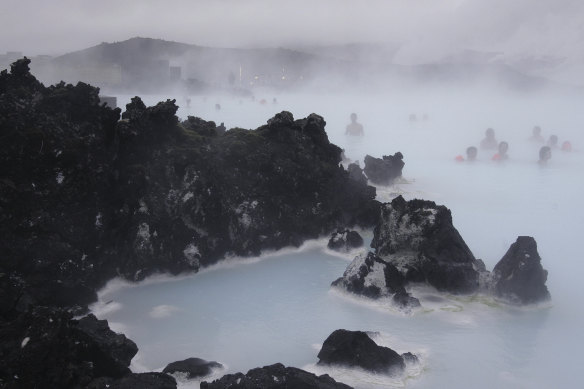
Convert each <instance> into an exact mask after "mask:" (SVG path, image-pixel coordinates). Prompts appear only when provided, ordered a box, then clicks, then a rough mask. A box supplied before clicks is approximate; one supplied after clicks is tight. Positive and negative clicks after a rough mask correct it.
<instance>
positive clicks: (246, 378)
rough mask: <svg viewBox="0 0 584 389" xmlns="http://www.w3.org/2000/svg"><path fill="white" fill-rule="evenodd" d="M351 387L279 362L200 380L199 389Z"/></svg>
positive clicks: (347, 388) (342, 388)
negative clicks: (211, 380) (244, 371)
mask: <svg viewBox="0 0 584 389" xmlns="http://www.w3.org/2000/svg"><path fill="white" fill-rule="evenodd" d="M224 388H232V389H351V387H350V386H348V385H345V384H343V383H340V382H336V381H335V380H334V379H332V378H331V377H330V376H329V375H327V374H324V375H321V376H317V375H315V374H312V373H309V372H307V371H304V370H301V369H297V368H295V367H285V366H284V365H282V364H281V363H276V364H274V365H270V366H264V367H261V368H256V369H251V370H250V371H248V372H247V374H243V373H236V374H227V375H225V376H223V377H222V378H220V379H218V380H215V381H213V382H206V381H203V382H201V389H224Z"/></svg>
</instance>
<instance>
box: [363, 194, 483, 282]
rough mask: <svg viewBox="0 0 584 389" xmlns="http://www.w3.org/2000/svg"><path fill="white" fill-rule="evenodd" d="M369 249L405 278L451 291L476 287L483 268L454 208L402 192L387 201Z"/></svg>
mask: <svg viewBox="0 0 584 389" xmlns="http://www.w3.org/2000/svg"><path fill="white" fill-rule="evenodd" d="M371 247H373V248H375V250H376V253H377V255H378V256H379V257H380V258H382V259H383V260H385V261H387V262H389V263H391V264H393V265H395V266H396V267H397V269H398V270H399V271H400V272H401V273H402V274H403V275H404V276H405V278H406V281H415V282H426V283H428V284H430V285H432V286H434V287H435V288H436V289H438V290H441V291H447V292H450V293H472V292H474V291H476V290H477V289H478V287H479V273H480V272H483V271H484V264H483V263H482V261H480V260H478V259H476V258H475V257H474V256H473V254H472V252H471V251H470V249H469V248H468V246H467V245H466V243H465V242H464V240H463V239H462V237H461V236H460V234H459V233H458V231H457V230H456V228H454V226H453V225H452V215H451V214H450V210H448V209H447V208H446V207H444V206H437V205H436V204H435V203H434V202H432V201H424V200H411V201H406V200H404V198H403V197H401V196H398V197H396V198H395V199H394V200H393V201H392V202H391V203H386V204H383V206H382V210H381V221H380V222H379V224H378V225H377V226H376V227H375V230H374V237H373V240H372V242H371Z"/></svg>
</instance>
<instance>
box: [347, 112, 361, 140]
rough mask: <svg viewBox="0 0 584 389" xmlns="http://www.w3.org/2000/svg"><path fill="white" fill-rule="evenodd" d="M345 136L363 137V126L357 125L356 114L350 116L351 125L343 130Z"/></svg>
mask: <svg viewBox="0 0 584 389" xmlns="http://www.w3.org/2000/svg"><path fill="white" fill-rule="evenodd" d="M345 135H356V136H362V135H364V132H363V126H362V125H361V124H360V123H357V114H356V113H352V114H351V124H349V125H348V126H347V128H346V129H345Z"/></svg>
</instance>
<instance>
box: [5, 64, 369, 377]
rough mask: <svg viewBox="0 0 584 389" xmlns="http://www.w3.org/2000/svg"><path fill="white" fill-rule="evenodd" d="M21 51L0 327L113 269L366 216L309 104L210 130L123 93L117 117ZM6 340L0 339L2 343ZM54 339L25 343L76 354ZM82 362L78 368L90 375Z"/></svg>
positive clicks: (248, 248) (12, 107)
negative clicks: (37, 73) (35, 67)
mask: <svg viewBox="0 0 584 389" xmlns="http://www.w3.org/2000/svg"><path fill="white" fill-rule="evenodd" d="M29 63H30V61H29V60H28V59H26V58H25V59H23V60H19V61H18V62H16V63H15V64H13V65H12V68H11V72H7V71H3V72H2V73H0V137H1V139H2V143H1V144H2V146H1V147H0V235H1V236H2V239H1V240H0V252H1V253H2V255H3V258H2V262H1V263H0V297H2V301H1V302H0V310H1V312H0V313H1V317H0V324H1V325H2V328H3V330H5V331H8V332H10V331H16V332H18V331H20V330H22V328H21V326H22V325H23V324H22V320H27V319H26V317H25V316H24V315H26V312H28V311H29V310H30V309H32V308H34V307H43V306H46V307H74V306H78V307H77V308H75V310H76V312H77V313H80V312H83V310H84V307H86V305H87V304H88V303H90V302H92V301H94V300H95V299H96V294H95V291H96V290H97V289H98V288H99V287H101V286H103V285H104V284H105V282H107V281H108V280H109V279H111V278H112V277H114V276H122V277H125V278H127V279H130V280H141V279H143V278H144V277H146V276H148V275H150V274H153V273H156V272H161V271H162V272H171V273H173V274H176V273H179V272H183V271H196V270H197V269H199V267H200V266H204V265H208V264H211V263H214V262H216V261H217V260H219V259H221V258H223V257H224V256H225V255H226V254H235V255H243V256H245V255H255V254H258V253H260V251H261V250H263V249H278V248H281V247H284V246H290V245H296V246H298V245H300V244H301V243H302V242H303V241H304V240H306V239H309V238H317V237H319V236H322V234H328V233H330V232H331V231H333V230H334V229H336V228H337V227H338V226H355V225H358V226H363V227H368V226H369V227H370V226H372V225H374V224H375V222H376V219H377V217H378V213H379V212H378V208H379V203H378V202H376V201H375V200H374V198H375V188H373V187H370V186H367V185H366V183H364V182H359V181H355V180H353V179H351V178H350V177H349V173H348V172H347V171H346V170H345V169H344V168H343V167H342V166H341V165H340V162H341V149H340V148H338V147H337V146H335V145H333V144H331V143H330V142H329V140H328V137H327V135H326V132H325V130H324V127H325V124H326V123H325V121H324V119H323V118H322V117H320V116H318V115H315V114H312V115H310V116H308V117H307V118H304V119H300V120H294V118H293V117H292V114H290V113H289V112H282V113H280V114H277V115H276V116H275V117H274V118H272V119H270V120H269V121H268V123H267V124H266V125H264V126H262V127H260V128H258V129H257V130H253V131H248V130H243V129H237V128H235V129H231V130H229V131H227V132H225V133H224V134H223V135H221V136H218V135H217V131H216V128H217V127H216V125H215V123H213V122H207V121H204V120H202V119H198V118H193V117H190V118H188V120H186V121H184V122H182V123H179V120H178V118H177V117H176V115H175V113H176V110H177V108H178V107H177V106H176V104H175V101H174V100H167V101H165V102H161V103H158V104H157V105H155V106H153V107H146V106H145V104H144V103H143V102H142V100H141V99H140V98H138V97H135V98H133V99H132V101H131V102H130V103H129V104H128V105H127V106H126V111H125V112H124V114H123V115H122V120H120V113H121V110H120V109H113V110H112V109H110V108H109V107H107V106H105V105H103V104H100V102H99V96H98V93H99V90H98V89H97V88H94V87H92V86H90V85H87V84H84V83H78V84H77V85H75V86H73V85H68V84H65V83H60V84H57V85H55V86H50V87H45V86H43V85H42V84H41V83H39V82H38V81H37V80H36V79H35V77H34V76H32V75H31V74H30V72H29ZM51 309H52V308H51ZM43 312H45V311H42V310H37V313H36V315H37V316H38V320H39V321H40V322H42V321H43V320H45V319H46V318H45V319H43V317H42V315H43ZM46 315H48V313H46ZM62 321H63V323H65V324H63V326H66V327H67V326H75V324H74V322H73V321H70V320H69V321H67V320H65V319H63V320H62ZM6 342H7V343H6V344H5V345H4V343H3V345H2V346H1V347H12V346H14V344H13V342H12V343H11V342H10V341H9V340H6ZM55 342H57V341H55ZM59 342H60V341H59ZM8 345H10V346H8ZM67 345H68V344H67V343H66V342H65V343H64V345H61V344H60V343H58V342H57V343H55V344H51V345H49V344H46V346H47V347H49V346H55V348H56V351H50V350H44V349H43V350H40V349H39V350H38V352H39V353H40V354H43V353H45V354H46V353H50V352H59V353H62V354H59V355H61V359H60V360H59V361H60V363H61V365H62V366H77V364H78V363H81V362H79V358H81V357H80V356H79V354H78V353H77V352H76V351H75V350H73V349H71V348H67V347H65V346H67ZM59 347H61V348H59ZM63 347H64V348H63ZM4 355H9V356H10V358H17V355H16V354H11V353H9V354H4ZM7 358H8V357H7ZM67 358H70V359H71V360H70V361H69V359H67ZM98 365H99V364H98ZM98 365H95V366H98ZM6 366H13V363H12V362H10V361H7V362H6ZM22 366H23V368H25V367H26V366H30V367H29V369H31V371H32V372H34V374H35V375H37V376H38V378H37V379H38V380H39V382H42V381H43V380H44V381H45V383H51V385H48V384H47V386H52V387H67V385H68V384H67V382H69V381H70V378H69V377H66V376H65V375H64V374H65V373H63V374H61V373H55V372H54V371H52V370H51V369H50V368H48V367H47V369H46V370H42V371H41V370H38V369H40V368H39V364H36V365H35V364H33V363H31V364H28V363H27V364H23V365H22ZM57 368H59V367H58V366H56V367H55V369H57ZM6 369H8V367H7V368H5V370H4V371H3V373H2V375H1V376H0V380H2V381H1V383H2V385H8V386H9V387H10V386H11V385H16V386H18V382H17V381H15V378H13V377H14V375H18V376H19V377H22V376H23V374H24V373H21V374H20V375H19V374H14V375H12V374H8V370H6ZM35 369H37V370H38V371H37V370H35ZM95 369H97V370H92V371H91V372H90V373H87V374H88V375H87V377H88V379H89V378H92V379H93V378H96V379H97V378H99V377H98V376H99V374H101V373H100V372H101V370H99V369H100V368H98V367H95ZM124 372H125V373H124V374H125V375H124V377H125V376H127V375H128V373H129V371H126V370H124ZM31 374H32V373H31ZM31 374H24V375H30V376H32V375H31ZM74 374H77V375H79V374H81V375H82V376H83V377H85V375H84V374H86V373H85V372H82V373H74ZM116 374H117V373H116ZM110 377H114V378H115V377H116V375H112V376H110ZM120 378H122V377H120ZM151 378H152V377H149V379H151ZM60 379H62V381H59V380H60ZM80 379H81V378H80ZM133 379H138V378H137V377H134V378H133ZM140 379H141V378H140ZM83 380H86V378H83ZM83 382H85V381H83ZM120 385H122V384H120ZM123 385H125V384H123Z"/></svg>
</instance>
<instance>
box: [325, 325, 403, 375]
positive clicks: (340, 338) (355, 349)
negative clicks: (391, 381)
mask: <svg viewBox="0 0 584 389" xmlns="http://www.w3.org/2000/svg"><path fill="white" fill-rule="evenodd" d="M318 358H319V362H318V364H319V365H330V364H332V365H342V366H349V367H360V368H362V369H365V370H369V371H372V372H375V373H389V374H395V373H401V372H402V371H403V370H404V368H405V362H404V358H403V357H402V356H401V355H399V354H398V353H396V352H395V351H393V350H392V349H390V348H388V347H382V346H378V345H377V344H376V343H375V342H374V341H373V340H372V339H371V338H370V337H369V336H368V335H367V333H365V332H362V331H347V330H336V331H334V332H333V333H332V334H330V335H329V337H328V338H327V339H326V340H325V341H324V343H323V345H322V348H321V350H320V352H319V353H318Z"/></svg>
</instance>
